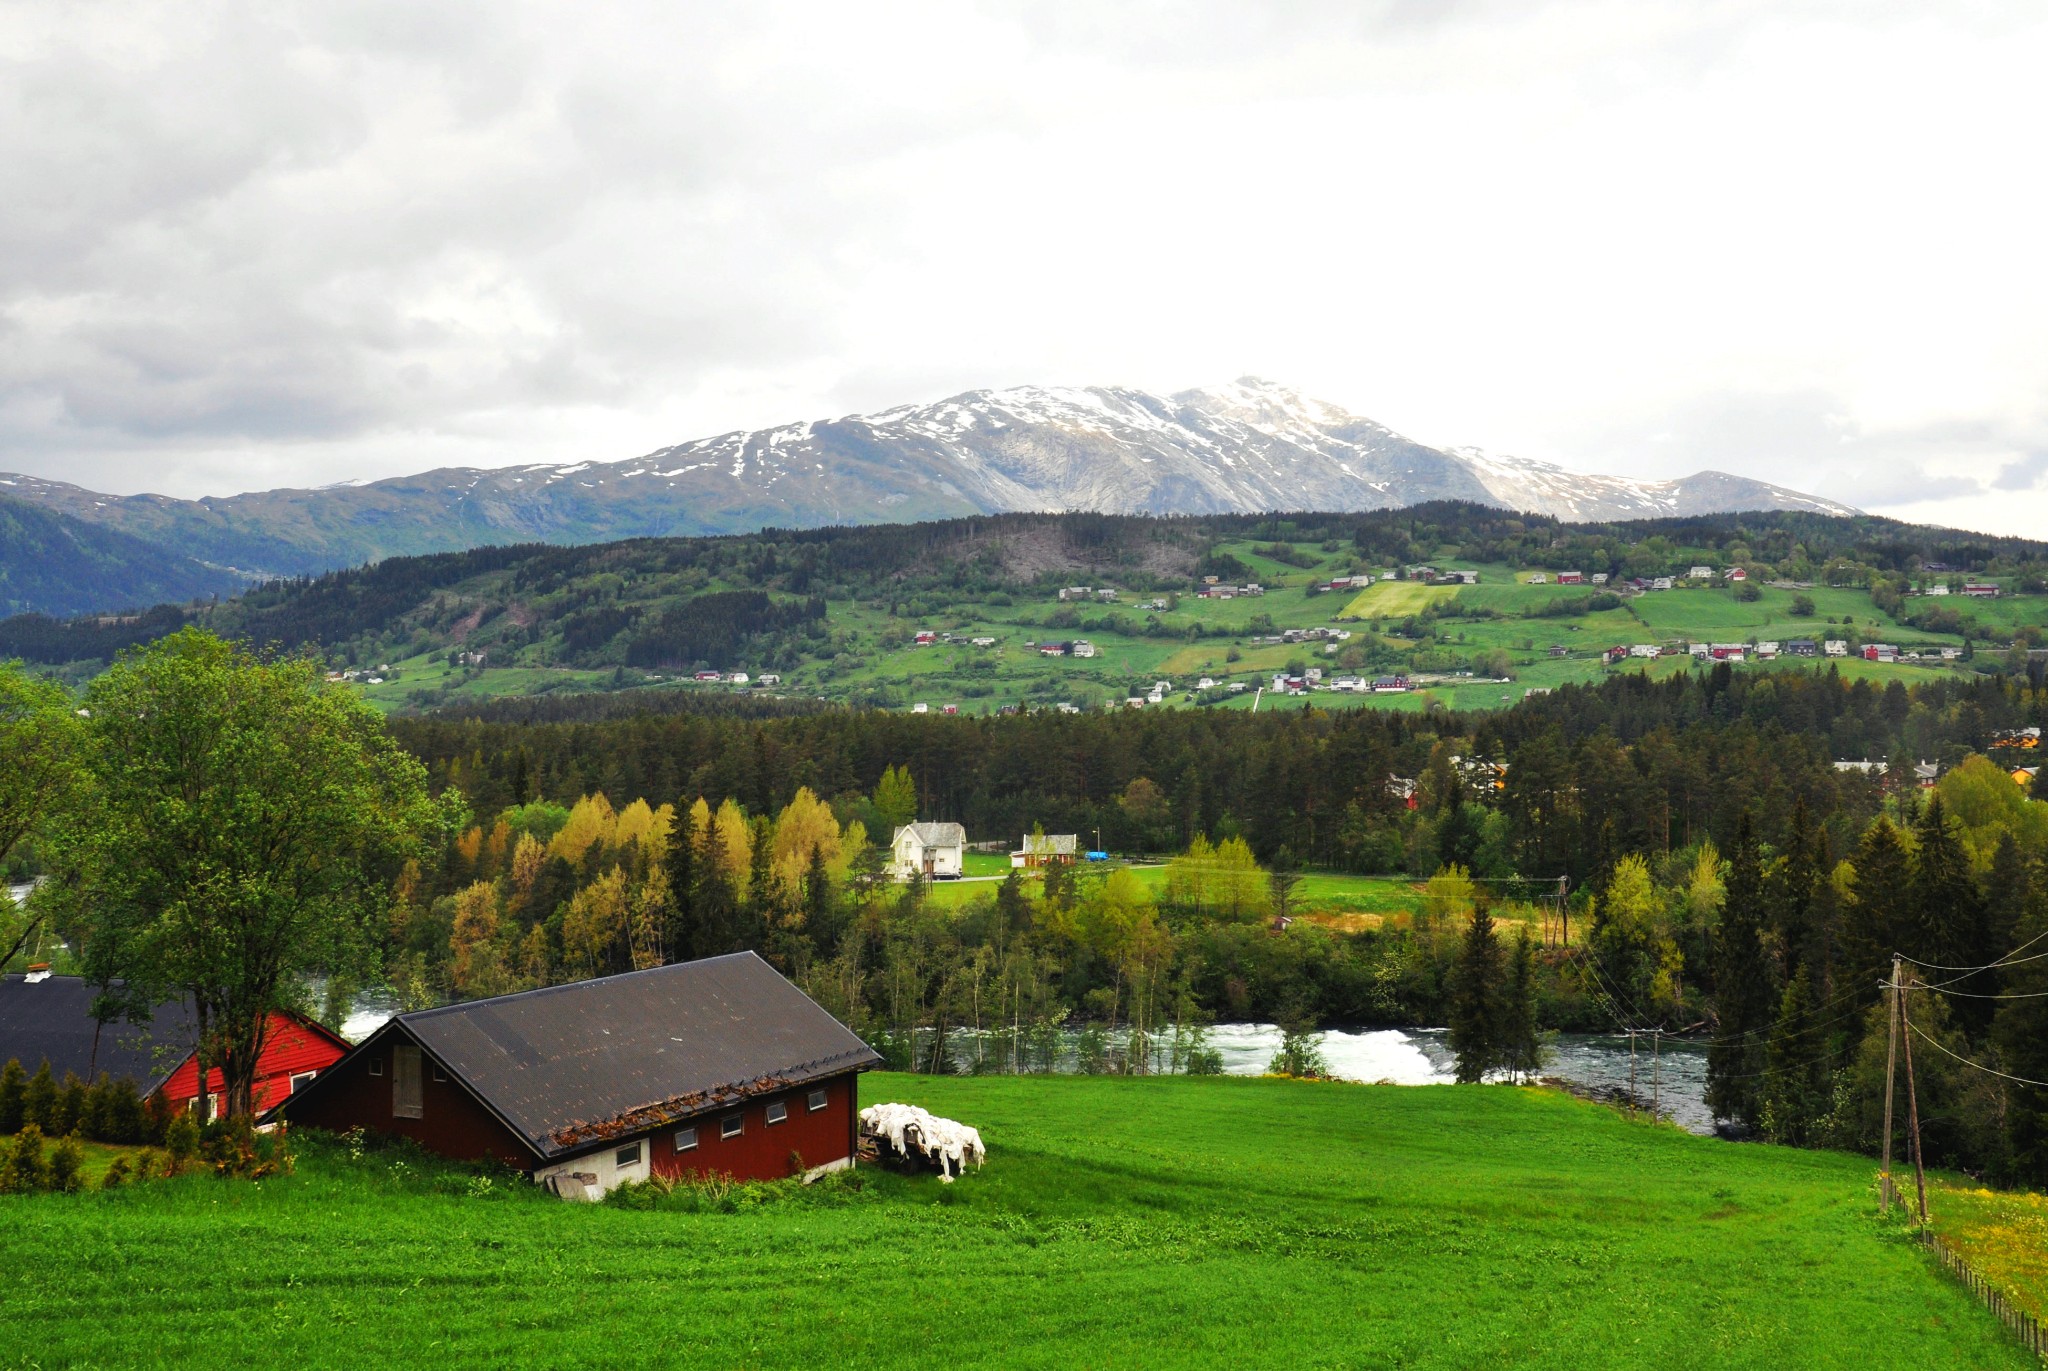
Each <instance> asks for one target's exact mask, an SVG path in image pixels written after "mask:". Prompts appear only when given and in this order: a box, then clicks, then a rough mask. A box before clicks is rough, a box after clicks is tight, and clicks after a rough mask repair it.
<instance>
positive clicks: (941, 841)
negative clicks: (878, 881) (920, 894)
mask: <svg viewBox="0 0 2048 1371" xmlns="http://www.w3.org/2000/svg"><path fill="white" fill-rule="evenodd" d="M966 852H967V830H966V829H965V828H963V827H962V826H961V825H959V824H905V825H903V827H901V828H899V829H897V830H896V837H895V839H894V840H893V841H892V842H891V843H890V844H889V854H890V861H889V870H890V872H891V874H893V875H894V876H895V877H896V879H897V880H899V881H907V880H910V879H912V878H913V877H916V876H923V877H924V878H925V879H927V880H950V879H952V878H953V877H956V876H958V875H959V874H960V870H961V859H962V858H963V857H964V856H965V855H966Z"/></svg>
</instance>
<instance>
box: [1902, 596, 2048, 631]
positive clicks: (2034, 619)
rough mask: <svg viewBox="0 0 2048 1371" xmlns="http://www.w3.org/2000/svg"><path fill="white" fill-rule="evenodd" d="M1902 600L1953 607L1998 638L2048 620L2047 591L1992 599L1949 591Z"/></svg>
mask: <svg viewBox="0 0 2048 1371" xmlns="http://www.w3.org/2000/svg"><path fill="white" fill-rule="evenodd" d="M1906 603H1907V604H1908V605H1909V606H1911V607H1912V608H1914V609H1920V608H1923V607H1925V606H1927V605H1935V606H1938V607H1940V608H1944V609H1953V610H1954V611H1955V612H1956V613H1958V614H1960V615H1962V616H1963V617H1964V618H1966V619H1975V620H1976V621H1977V622H1978V623H1979V624H1981V625H1983V626H1984V628H1985V629H1986V630H1987V631H1992V632H1995V633H1996V634H1997V635H1998V637H1999V638H2000V639H2001V640H2003V639H2004V638H2005V637H2006V636H2008V635H2010V634H2011V633H2012V631H2013V630H2014V629H2016V628H2024V627H2027V626H2029V625H2031V626H2034V627H2040V626H2041V625H2043V624H2048V595H2001V596H1999V597H1998V598H1997V599H1996V600H1971V599H1966V598H1964V597H1963V596H1960V595H1950V596H1948V597H1947V598H1946V599H1928V600H1908V601H1907V602H1906Z"/></svg>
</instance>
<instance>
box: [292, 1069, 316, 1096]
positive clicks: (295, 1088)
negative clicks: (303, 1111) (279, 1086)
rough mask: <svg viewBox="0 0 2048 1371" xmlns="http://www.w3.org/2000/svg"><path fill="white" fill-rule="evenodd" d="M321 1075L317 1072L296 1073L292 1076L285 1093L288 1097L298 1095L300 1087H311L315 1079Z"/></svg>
mask: <svg viewBox="0 0 2048 1371" xmlns="http://www.w3.org/2000/svg"><path fill="white" fill-rule="evenodd" d="M319 1074H320V1073H319V1072H318V1071H317V1070H316V1071H294V1072H293V1073H292V1075H291V1079H290V1081H288V1082H287V1083H286V1085H285V1093H286V1094H287V1095H296V1094H298V1093H299V1089H300V1087H302V1086H308V1085H311V1084H312V1083H313V1078H314V1077H315V1076H317V1075H319Z"/></svg>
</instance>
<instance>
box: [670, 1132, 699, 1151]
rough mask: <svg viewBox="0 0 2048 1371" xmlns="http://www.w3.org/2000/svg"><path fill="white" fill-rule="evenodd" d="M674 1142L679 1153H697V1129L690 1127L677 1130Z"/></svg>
mask: <svg viewBox="0 0 2048 1371" xmlns="http://www.w3.org/2000/svg"><path fill="white" fill-rule="evenodd" d="M673 1142H674V1144H675V1149H676V1151H678V1152H695V1151H696V1150H697V1130H696V1128H695V1127H690V1128H679V1129H677V1130H676V1136H675V1138H674V1139H673Z"/></svg>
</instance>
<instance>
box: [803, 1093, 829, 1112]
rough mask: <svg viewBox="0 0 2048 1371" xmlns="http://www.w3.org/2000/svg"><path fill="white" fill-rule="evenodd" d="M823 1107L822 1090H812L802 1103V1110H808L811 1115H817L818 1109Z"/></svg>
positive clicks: (823, 1096)
mask: <svg viewBox="0 0 2048 1371" xmlns="http://www.w3.org/2000/svg"><path fill="white" fill-rule="evenodd" d="M824 1107H825V1092H824V1091H822V1090H813V1091H812V1092H811V1094H810V1098H809V1099H807V1100H805V1101H804V1108H806V1109H808V1110H810V1111H811V1112H812V1113H813V1114H815V1113H817V1112H818V1111H819V1110H820V1109H823V1108H824Z"/></svg>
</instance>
